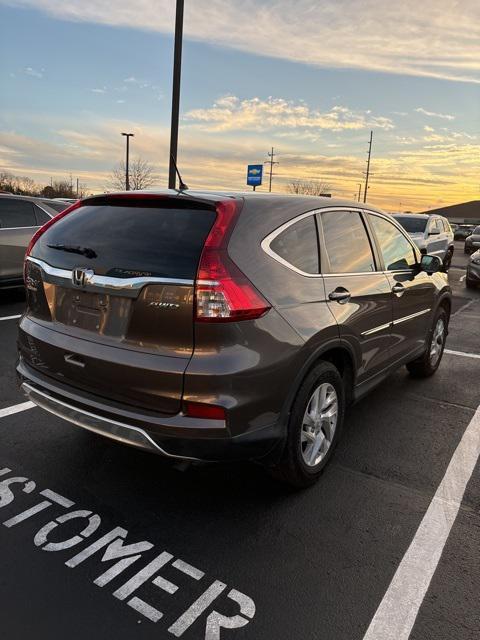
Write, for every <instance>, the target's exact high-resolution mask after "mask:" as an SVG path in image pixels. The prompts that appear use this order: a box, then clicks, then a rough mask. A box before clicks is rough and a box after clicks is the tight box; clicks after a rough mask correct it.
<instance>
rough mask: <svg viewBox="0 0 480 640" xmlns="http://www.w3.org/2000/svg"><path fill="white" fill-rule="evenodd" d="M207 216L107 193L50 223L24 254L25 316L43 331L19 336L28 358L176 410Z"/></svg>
mask: <svg viewBox="0 0 480 640" xmlns="http://www.w3.org/2000/svg"><path fill="white" fill-rule="evenodd" d="M215 215H216V214H215V208H214V205H209V204H205V203H203V202H198V201H195V200H189V199H187V198H182V197H180V196H178V197H163V198H161V197H153V196H152V197H145V196H143V197H140V198H139V197H138V196H137V197H122V196H115V197H100V198H94V199H89V200H87V201H85V205H84V206H81V207H80V208H78V209H77V210H75V211H72V212H71V213H69V214H67V215H66V216H65V217H64V218H63V219H61V220H59V221H58V222H56V223H55V224H54V225H53V226H51V227H50V228H49V229H48V230H47V231H46V232H45V233H44V234H43V235H42V236H41V237H40V238H39V240H38V241H37V243H36V244H35V246H34V248H33V250H32V252H31V255H30V259H28V260H27V265H26V277H27V296H28V306H27V309H28V311H27V320H31V321H33V322H34V323H35V324H36V325H37V326H38V327H41V328H42V329H40V328H39V329H38V330H36V331H31V330H29V331H28V332H27V331H24V332H22V331H21V333H20V340H21V349H22V355H23V357H24V358H25V359H26V361H27V363H30V365H31V366H35V367H36V368H38V369H41V370H42V371H43V372H44V373H46V374H47V375H49V376H52V377H55V378H57V379H59V380H61V381H62V382H67V383H69V384H72V385H74V386H77V387H78V388H81V389H82V390H87V391H90V392H92V393H95V394H97V395H100V396H102V397H107V398H111V399H112V400H115V401H122V402H127V403H130V404H133V405H139V406H141V407H142V408H148V409H154V410H157V411H160V412H165V413H176V412H178V411H179V409H180V402H181V396H182V388H183V373H184V371H185V368H186V366H187V364H188V361H189V359H190V357H191V354H192V352H193V337H194V333H193V313H194V280H195V276H196V270H197V266H198V262H199V259H200V255H201V252H202V248H203V245H204V242H205V239H206V237H207V235H208V232H209V231H210V228H211V226H212V224H213V222H214V219H215ZM31 326H32V325H31ZM49 330H51V331H49ZM42 331H43V332H42ZM52 331H54V332H55V337H54V336H53V334H52Z"/></svg>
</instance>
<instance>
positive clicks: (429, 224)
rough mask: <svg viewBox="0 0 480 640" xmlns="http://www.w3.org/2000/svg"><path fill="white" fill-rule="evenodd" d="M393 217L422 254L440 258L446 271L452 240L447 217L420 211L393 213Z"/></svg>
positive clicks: (451, 253)
mask: <svg viewBox="0 0 480 640" xmlns="http://www.w3.org/2000/svg"><path fill="white" fill-rule="evenodd" d="M393 217H394V218H395V220H396V221H397V222H399V223H400V224H401V225H402V227H403V228H404V229H405V231H406V232H407V233H408V234H409V235H410V237H411V238H412V240H413V241H414V242H415V244H416V245H417V247H418V248H419V249H420V251H421V252H422V253H423V254H428V255H433V256H437V257H438V258H440V260H441V261H442V263H443V270H444V271H448V269H449V268H450V264H451V262H452V257H453V251H454V242H453V231H452V229H451V227H450V223H449V222H448V220H447V218H444V217H442V216H435V215H432V216H430V215H428V214H421V213H410V214H407V213H394V214H393Z"/></svg>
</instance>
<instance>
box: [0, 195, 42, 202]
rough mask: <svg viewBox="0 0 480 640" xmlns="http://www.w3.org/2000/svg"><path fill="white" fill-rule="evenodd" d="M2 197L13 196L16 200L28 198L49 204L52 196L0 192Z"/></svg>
mask: <svg viewBox="0 0 480 640" xmlns="http://www.w3.org/2000/svg"><path fill="white" fill-rule="evenodd" d="M0 198H13V199H15V200H28V201H32V202H44V203H46V204H48V201H49V200H51V198H42V196H22V195H19V194H17V193H0Z"/></svg>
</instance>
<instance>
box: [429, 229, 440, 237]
mask: <svg viewBox="0 0 480 640" xmlns="http://www.w3.org/2000/svg"><path fill="white" fill-rule="evenodd" d="M428 235H429V236H438V235H440V230H439V229H437V227H434V228H433V229H432V230H431V231H429V233H428Z"/></svg>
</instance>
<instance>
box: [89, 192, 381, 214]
mask: <svg viewBox="0 0 480 640" xmlns="http://www.w3.org/2000/svg"><path fill="white" fill-rule="evenodd" d="M137 194H138V195H151V196H156V195H158V196H171V197H178V198H187V199H192V200H203V201H207V202H211V203H214V202H218V200H219V199H224V198H231V199H243V200H245V201H246V202H248V204H249V205H253V204H254V203H258V204H259V205H260V206H261V205H262V204H264V205H267V206H268V205H272V204H274V203H275V202H277V203H280V202H281V203H286V202H288V201H291V202H292V203H293V202H295V203H296V204H302V205H305V206H307V207H308V208H311V209H315V208H318V209H322V208H325V207H351V208H352V209H359V208H361V209H368V210H370V211H377V212H379V213H385V212H384V211H382V210H381V209H378V207H374V206H372V205H370V204H368V203H359V202H356V201H354V200H344V199H342V198H329V197H325V196H307V195H303V194H296V193H292V194H290V193H265V192H258V191H255V192H254V191H233V190H232V191H222V190H218V191H214V190H211V191H210V190H194V189H188V190H184V191H178V190H176V189H142V190H139V191H119V192H114V193H105V194H98V195H96V196H95V195H93V196H88V197H87V198H84V199H83V202H85V203H87V202H88V201H89V200H90V199H92V200H94V199H96V198H109V197H115V196H125V195H129V196H132V197H135V195H137Z"/></svg>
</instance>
